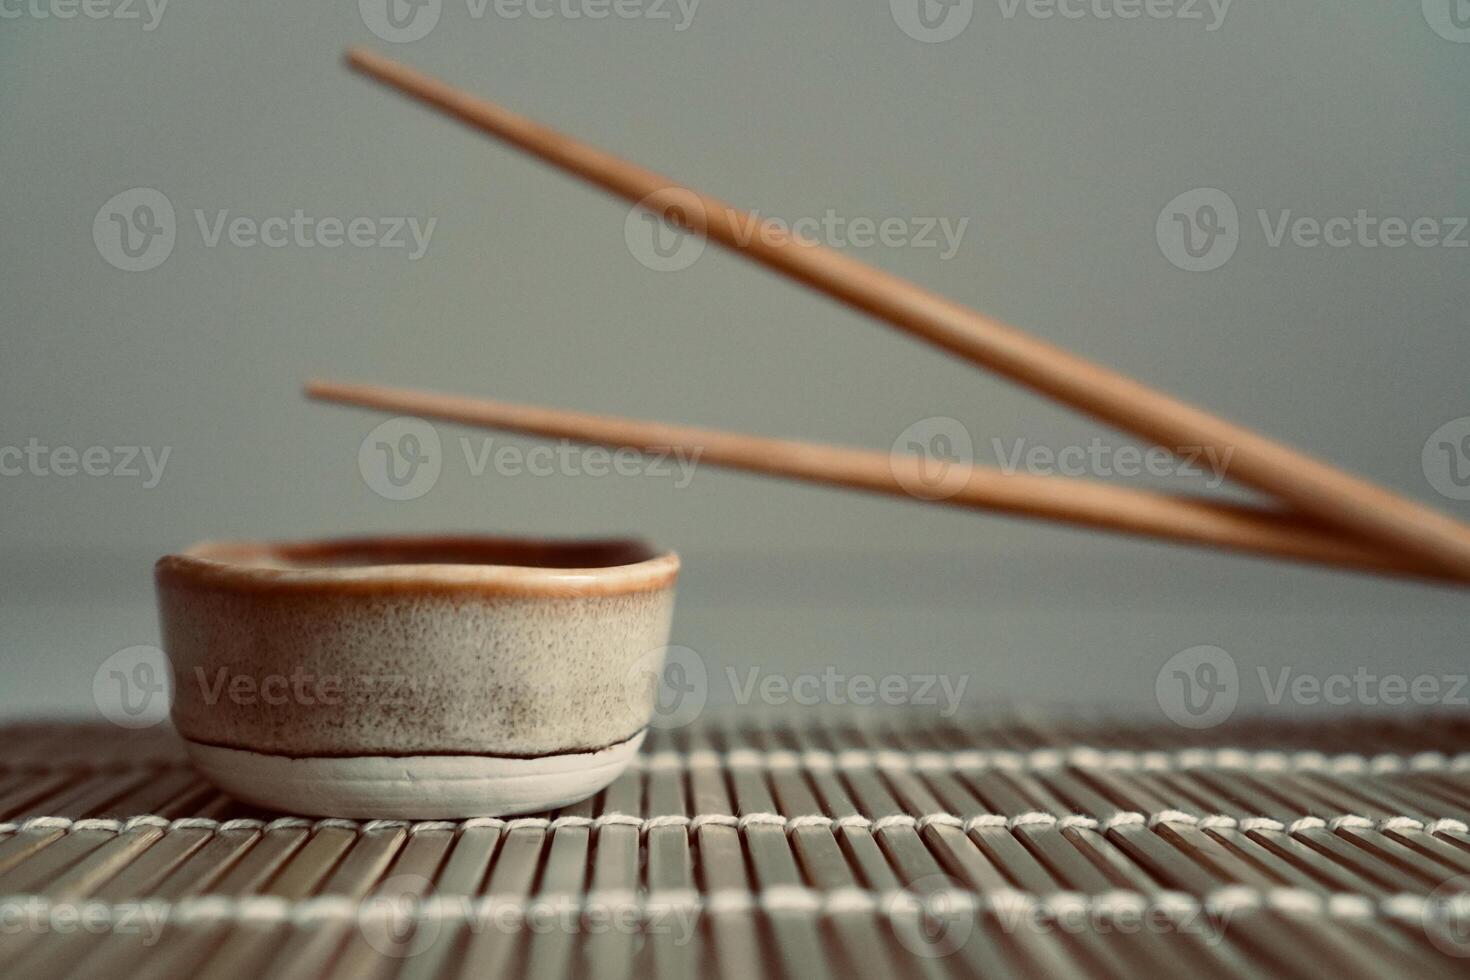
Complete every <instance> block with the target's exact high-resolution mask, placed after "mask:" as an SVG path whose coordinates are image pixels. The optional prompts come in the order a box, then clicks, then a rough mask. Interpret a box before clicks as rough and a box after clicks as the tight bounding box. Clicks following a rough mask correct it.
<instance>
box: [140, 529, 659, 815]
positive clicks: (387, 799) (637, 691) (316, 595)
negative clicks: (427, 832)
mask: <svg viewBox="0 0 1470 980" xmlns="http://www.w3.org/2000/svg"><path fill="white" fill-rule="evenodd" d="M154 572H155V582H156V584H157V588H158V602H159V611H160V619H161V622H162V628H163V642H164V648H165V650H166V652H167V653H168V656H169V661H170V663H171V665H172V669H173V674H174V705H173V720H174V725H175V726H176V727H177V728H178V730H179V733H180V734H181V735H182V736H183V737H184V739H185V741H186V744H187V747H188V750H189V754H190V756H191V758H192V759H193V761H194V763H195V765H196V766H197V767H198V768H199V769H200V770H201V771H202V772H203V773H204V774H205V775H206V776H207V777H208V778H210V779H211V780H212V781H213V782H214V783H216V784H217V785H218V786H220V787H221V788H223V789H224V790H226V791H228V792H229V793H231V794H232V795H234V796H236V797H238V798H240V799H242V800H245V801H247V802H250V803H254V804H257V805H261V806H266V807H269V808H271V809H275V810H282V811H287V812H297V813H306V814H312V815H317V816H339V817H360V818H374V817H379V818H397V819H459V818H465V817H471V816H497V815H505V814H512V813H528V812H535V811H540V810H546V809H550V808H552V807H556V806H561V805H564V804H567V803H571V802H573V801H575V800H579V799H583V798H585V797H587V796H589V795H591V794H592V793H595V792H596V791H597V790H599V789H601V788H602V787H604V786H606V785H607V784H608V783H610V782H611V781H612V780H613V779H615V778H616V777H617V776H618V774H619V773H621V772H622V771H623V769H624V768H625V767H626V766H627V764H628V762H629V760H630V759H631V758H632V757H633V755H634V754H636V752H637V750H638V746H639V745H640V744H641V743H642V740H643V732H644V729H645V727H646V726H647V724H648V720H649V717H650V714H651V711H652V707H653V701H652V699H653V693H654V690H653V685H652V684H651V683H649V678H650V677H651V676H656V675H657V672H658V671H659V670H660V669H661V665H662V658H663V651H664V647H665V646H666V644H667V643H668V633H669V624H670V619H671V617H672V614H673V603H674V580H675V578H676V577H677V575H678V572H679V559H678V557H677V556H676V555H674V554H673V553H672V552H659V551H656V550H655V549H653V548H651V547H649V546H648V545H646V544H643V543H641V542H638V541H632V540H598V541H533V540H518V539H510V538H484V537H433V538H362V539H352V540H338V541H319V542H298V543H249V542H208V543H204V544H200V545H196V546H194V547H192V548H190V549H188V550H187V551H185V552H183V553H182V554H178V555H169V556H168V557H166V558H163V559H161V560H160V561H159V562H158V564H157V565H156V566H155V569H154Z"/></svg>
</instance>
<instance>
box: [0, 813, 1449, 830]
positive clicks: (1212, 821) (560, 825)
mask: <svg viewBox="0 0 1470 980" xmlns="http://www.w3.org/2000/svg"><path fill="white" fill-rule="evenodd" d="M1160 825H1170V826H1189V827H1197V828H1199V829H1201V830H1240V831H1244V832H1247V833H1249V832H1252V831H1276V832H1283V833H1288V834H1298V833H1301V832H1303V831H1307V830H1328V831H1332V832H1336V831H1339V830H1374V831H1379V832H1384V833H1387V832H1398V833H1404V832H1409V831H1414V832H1418V831H1423V832H1426V833H1430V834H1440V833H1458V834H1467V833H1470V825H1467V824H1466V822H1465V821H1463V820H1457V819H1454V818H1452V817H1442V818H1438V819H1432V820H1421V819H1419V818H1417V817H1409V816H1391V817H1384V818H1382V819H1379V820H1372V819H1370V818H1368V817H1364V816H1359V815H1357V814H1342V815H1338V816H1333V817H1314V816H1303V817H1296V818H1287V819H1278V818H1275V817H1239V818H1237V817H1231V816H1227V815H1225V814H1220V813H1216V814H1206V815H1204V816H1196V815H1195V814H1192V813H1185V812H1183V811H1182V810H1160V811H1158V812H1157V813H1138V812H1135V811H1126V810H1125V811H1120V812H1118V813H1114V814H1111V815H1109V816H1106V817H1093V816H1088V815H1087V814H1082V813H1060V814H1059V813H1047V812H1044V811H1039V810H1037V811H1032V812H1028V813H1019V814H1013V815H1009V816H1007V815H1006V814H1001V813H979V814H974V815H971V816H968V817H966V816H960V815H959V814H954V813H925V814H920V815H914V814H909V813H892V814H888V815H885V816H881V817H867V816H863V815H862V814H858V813H850V814H847V815H845V816H841V817H829V816H827V815H826V814H821V813H813V814H802V815H797V816H784V815H782V814H779V813H763V812H758V813H746V814H731V813H699V814H695V815H693V816H685V815H683V814H663V815H660V816H653V817H638V816H634V815H633V814H630V813H604V814H600V815H598V816H595V817H585V816H573V815H568V816H561V817H472V818H471V819H469V820H461V821H451V820H421V821H408V820H367V821H357V820H342V819H337V818H328V819H323V820H307V819H305V818H302V817H278V818H277V819H275V820H270V821H264V820H254V819H248V818H246V819H238V820H211V819H209V818H207V817H181V818H179V819H176V820H169V819H167V818H165V817H159V816H154V815H151V814H145V815H143V816H137V817H129V818H127V819H125V820H124V819H110V818H95V817H94V818H86V819H79V820H74V819H72V818H70V817H30V818H29V819H26V820H21V821H18V822H12V823H0V835H3V834H13V833H37V832H49V831H60V832H61V833H78V832H83V831H100V832H107V833H114V834H119V833H126V832H131V831H138V830H145V829H156V830H162V831H165V832H172V831H178V830H207V831H215V832H230V831H259V832H262V833H271V832H274V831H281V830H307V829H314V830H324V829H327V828H336V829H341V830H350V831H354V832H360V833H364V834H371V833H377V832H380V831H397V830H402V831H406V832H407V833H409V834H420V833H426V832H440V833H455V832H456V831H463V830H471V829H474V828H492V829H495V830H502V831H506V832H511V831H516V830H542V831H552V832H555V831H558V830H563V829H568V828H583V829H587V830H600V829H601V828H604V827H629V828H632V829H634V830H637V831H638V832H639V833H640V834H642V833H648V832H649V831H653V830H658V829H662V828H668V827H677V828H683V829H685V830H688V831H690V832H697V831H699V830H701V829H703V828H705V827H725V828H729V829H733V830H737V831H741V832H747V831H749V830H750V829H751V828H752V827H773V828H777V829H779V830H781V831H783V832H786V833H792V832H795V831H798V830H804V829H809V828H822V829H826V830H831V831H837V830H862V831H868V832H870V833H882V832H883V831H886V830H893V829H904V830H914V831H922V830H926V829H928V828H929V827H949V828H953V829H955V830H961V831H964V832H965V833H970V832H972V831H976V830H986V829H993V828H1003V829H1005V830H1018V829H1023V828H1053V827H1054V828H1056V829H1058V830H1068V829H1072V828H1077V829H1081V830H1100V831H1102V832H1104V833H1107V832H1109V831H1113V830H1124V829H1127V828H1131V827H1145V828H1148V829H1154V828H1157V827H1159V826H1160Z"/></svg>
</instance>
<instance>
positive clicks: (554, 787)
mask: <svg viewBox="0 0 1470 980" xmlns="http://www.w3.org/2000/svg"><path fill="white" fill-rule="evenodd" d="M643 735H644V733H643V732H639V733H638V734H637V735H635V736H633V737H632V738H630V739H628V740H627V741H626V742H619V743H617V744H616V745H610V746H607V747H606V748H602V749H597V750H595V751H592V752H569V753H566V754H564V755H547V756H537V757H535V758H514V757H509V756H495V755H412V756H382V755H368V756H349V757H343V758H336V757H321V756H311V757H305V758H294V757H291V756H284V755H270V754H266V753H263V752H250V751H246V750H244V749H230V748H224V747H221V746H217V745H205V744H203V743H200V742H194V741H190V740H188V739H185V740H184V741H185V745H186V747H187V749H188V752H189V757H190V759H192V760H193V762H194V765H195V766H196V767H197V768H198V769H199V771H200V772H201V773H203V774H204V775H205V776H206V777H207V778H208V779H209V780H210V781H211V782H213V783H214V784H215V785H216V786H218V787H220V788H221V789H223V790H225V791H226V792H227V793H229V794H230V795H231V796H234V797H235V798H237V799H240V800H243V801H245V802H246V803H252V804H254V805H256V806H261V807H266V808H268V809H271V810H278V811H282V812H285V813H300V814H306V815H309V816H316V817H351V818H355V819H386V820H463V819H468V818H470V817H502V816H509V815H512V814H517V813H538V812H540V811H543V810H552V809H555V808H556V807H559V806H565V805H566V804H568V803H575V802H576V801H578V800H583V799H586V798H587V797H589V796H591V795H592V794H594V793H596V792H597V791H598V790H600V789H602V788H603V787H605V786H607V785H608V784H609V783H611V782H612V781H613V780H614V779H616V778H617V777H618V776H619V775H621V774H622V772H623V770H624V769H626V768H627V767H628V763H629V762H630V761H632V759H633V757H634V756H635V755H637V754H638V747H639V746H640V745H642V744H643Z"/></svg>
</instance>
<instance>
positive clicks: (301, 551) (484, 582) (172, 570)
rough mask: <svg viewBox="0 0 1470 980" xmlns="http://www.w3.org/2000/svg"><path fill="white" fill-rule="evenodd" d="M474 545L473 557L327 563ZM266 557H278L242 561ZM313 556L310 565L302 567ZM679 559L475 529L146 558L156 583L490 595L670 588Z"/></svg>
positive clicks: (201, 547) (629, 544)
mask: <svg viewBox="0 0 1470 980" xmlns="http://www.w3.org/2000/svg"><path fill="white" fill-rule="evenodd" d="M446 551H447V552H451V553H452V552H464V553H465V554H466V555H467V556H468V555H470V554H473V553H474V552H476V551H479V552H483V553H485V556H486V560H482V561H471V560H465V561H454V560H451V561H433V562H427V561H424V562H408V561H399V562H394V561H390V560H378V561H373V560H364V561H361V562H359V563H353V564H342V563H339V564H332V563H331V562H332V561H334V560H336V561H339V562H340V561H347V560H352V559H353V557H354V556H357V557H358V558H364V559H366V558H371V557H373V556H377V557H382V556H385V555H392V554H395V553H397V554H407V555H411V554H413V553H415V552H418V553H420V554H423V553H429V554H442V553H444V552H446ZM619 551H622V552H625V553H627V554H628V555H629V557H630V558H632V559H634V560H629V561H623V562H612V561H610V560H608V559H603V560H601V561H596V560H589V561H588V563H587V564H585V565H571V564H552V565H546V564H518V563H516V562H514V561H496V560H493V559H495V558H496V556H502V557H503V556H506V555H507V554H509V555H511V556H515V555H517V554H523V555H525V556H527V557H530V556H533V555H538V554H540V555H548V554H554V555H556V556H558V557H559V558H560V560H562V561H569V560H572V559H573V558H575V557H576V556H577V555H578V554H583V553H585V554H588V555H589V559H591V558H592V557H593V556H596V555H601V554H606V555H612V554H616V553H618V552H619ZM261 559H269V560H274V561H277V562H281V563H282V564H262V563H252V560H254V561H256V562H259V561H260V560H261ZM313 561H315V562H317V564H312V562H313ZM679 568H680V562H679V556H678V555H677V554H675V553H674V552H672V551H668V550H665V549H660V548H656V547H654V546H653V545H651V544H650V543H648V542H647V541H645V540H643V539H641V538H634V537H619V538H530V537H511V536H500V535H481V534H443V535H369V536H362V537H344V538H320V539H312V540H299V541H245V540H210V541H201V542H198V543H196V544H194V545H191V546H190V547H188V548H186V549H184V550H183V551H182V552H179V553H177V554H170V555H165V556H164V557H162V558H160V559H159V560H158V562H157V563H156V564H155V565H154V580H155V582H156V583H157V584H158V586H159V587H171V588H199V589H229V590H232V591H241V592H271V593H286V594H294V595H302V594H311V593H316V594H344V595H364V594H370V595H393V594H404V593H420V594H421V593H426V592H428V593H450V594H471V595H480V596H486V597H494V596H548V597H559V598H575V597H580V596H616V595H629V594H635V593H640V592H656V591H661V590H664V589H668V588H670V587H672V585H673V584H674V581H675V579H676V578H677V577H678V574H679Z"/></svg>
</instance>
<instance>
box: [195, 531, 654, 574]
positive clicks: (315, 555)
mask: <svg viewBox="0 0 1470 980" xmlns="http://www.w3.org/2000/svg"><path fill="white" fill-rule="evenodd" d="M188 555H189V556H190V557H194V558H206V559H211V560H213V561H220V562H227V563H229V564H232V565H243V566H247V567H256V568H297V569H312V568H358V567H373V566H386V565H494V566H501V567H512V568H616V567H619V566H623V565H636V564H639V563H640V562H645V561H650V560H652V559H654V558H657V557H658V555H659V552H657V551H655V550H654V549H653V548H652V547H650V546H649V545H648V544H646V543H644V542H642V541H637V540H634V539H630V538H629V539H624V538H617V539H606V540H580V541H572V540H569V541H545V540H531V539H523V538H476V537H428V538H348V539H342V540H335V541H313V542H300V543H272V544H256V543H249V542H211V543H208V544H204V545H200V546H197V547H195V548H191V549H189V551H188Z"/></svg>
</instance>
